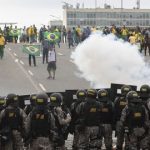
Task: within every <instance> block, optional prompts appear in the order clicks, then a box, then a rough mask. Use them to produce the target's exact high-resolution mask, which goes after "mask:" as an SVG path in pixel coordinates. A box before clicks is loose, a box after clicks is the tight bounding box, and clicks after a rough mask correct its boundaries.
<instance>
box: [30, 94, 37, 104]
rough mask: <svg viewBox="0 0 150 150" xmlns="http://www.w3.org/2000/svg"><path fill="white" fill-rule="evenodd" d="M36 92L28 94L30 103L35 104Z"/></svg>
mask: <svg viewBox="0 0 150 150" xmlns="http://www.w3.org/2000/svg"><path fill="white" fill-rule="evenodd" d="M36 96H37V95H36V94H31V95H30V103H31V105H33V106H34V105H35V104H36Z"/></svg>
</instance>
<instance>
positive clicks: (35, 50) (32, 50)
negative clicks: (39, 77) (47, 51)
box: [22, 44, 41, 56]
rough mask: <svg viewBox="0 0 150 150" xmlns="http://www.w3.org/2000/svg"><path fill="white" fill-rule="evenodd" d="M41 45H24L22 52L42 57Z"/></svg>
mask: <svg viewBox="0 0 150 150" xmlns="http://www.w3.org/2000/svg"><path fill="white" fill-rule="evenodd" d="M40 50H41V45H38V44H26V45H23V47H22V51H23V52H24V53H26V54H31V55H34V56H40Z"/></svg>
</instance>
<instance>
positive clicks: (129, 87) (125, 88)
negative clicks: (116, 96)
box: [121, 85, 131, 96]
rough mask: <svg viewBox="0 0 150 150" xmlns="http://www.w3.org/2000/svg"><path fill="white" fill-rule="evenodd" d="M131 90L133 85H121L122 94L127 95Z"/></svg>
mask: <svg viewBox="0 0 150 150" xmlns="http://www.w3.org/2000/svg"><path fill="white" fill-rule="evenodd" d="M129 91H131V86H129V85H123V86H122V87H121V95H122V96H126V95H127V93H128V92H129Z"/></svg>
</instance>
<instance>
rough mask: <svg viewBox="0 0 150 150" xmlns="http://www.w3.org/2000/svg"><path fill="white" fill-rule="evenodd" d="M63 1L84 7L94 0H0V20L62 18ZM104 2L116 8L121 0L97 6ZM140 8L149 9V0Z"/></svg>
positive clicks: (129, 4) (129, 3) (127, 1)
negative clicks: (78, 3)
mask: <svg viewBox="0 0 150 150" xmlns="http://www.w3.org/2000/svg"><path fill="white" fill-rule="evenodd" d="M63 1H64V2H68V3H70V4H73V5H74V6H75V4H76V3H77V2H80V4H81V6H82V4H83V3H84V7H88V8H89V7H94V6H95V0H0V14H1V15H0V22H18V26H23V25H26V26H28V25H31V24H36V25H37V26H41V25H42V24H46V25H47V24H48V21H49V20H53V19H57V18H62V15H63V13H62V12H63V10H62V4H63ZM123 1H124V7H125V8H133V7H135V6H136V0H123ZM104 3H108V4H110V5H111V6H112V7H115V8H118V7H120V3H121V0H97V6H100V7H101V8H102V7H103V6H104ZM141 8H146V9H150V0H141ZM51 15H53V16H56V17H57V18H55V17H52V16H51Z"/></svg>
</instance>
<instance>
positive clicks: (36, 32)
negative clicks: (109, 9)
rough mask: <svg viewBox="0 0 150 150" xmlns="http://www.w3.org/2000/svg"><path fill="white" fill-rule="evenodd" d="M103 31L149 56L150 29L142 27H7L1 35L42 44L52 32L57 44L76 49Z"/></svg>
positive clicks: (12, 40) (8, 39)
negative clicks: (95, 33)
mask: <svg viewBox="0 0 150 150" xmlns="http://www.w3.org/2000/svg"><path fill="white" fill-rule="evenodd" d="M98 30H101V31H102V32H103V33H104V34H106V35H107V34H110V33H112V34H115V35H116V36H117V37H118V38H122V39H123V40H125V41H128V42H130V43H131V44H137V43H138V45H139V47H140V48H139V49H140V52H142V50H144V51H145V52H144V53H145V55H146V54H147V49H148V50H149V53H150V29H149V28H147V29H141V28H140V27H135V28H127V27H126V26H123V27H116V26H115V25H112V26H111V27H104V28H101V29H99V28H97V27H84V28H81V27H80V26H77V27H73V28H68V29H67V28H66V27H65V26H63V27H57V26H53V27H50V26H45V25H43V26H42V27H41V28H40V29H37V27H36V26H35V25H31V26H29V27H26V26H24V27H23V28H21V29H19V28H17V26H15V27H12V25H11V26H5V27H4V29H1V28H0V33H2V34H3V35H4V37H5V40H6V41H7V42H14V43H17V40H18V37H19V41H20V42H24V43H26V42H29V43H33V42H42V41H43V40H44V33H45V32H50V33H55V34H56V35H57V37H58V39H57V42H56V44H58V46H59V47H60V46H61V44H60V43H61V42H63V43H68V47H69V48H71V47H74V46H76V45H78V44H79V43H80V42H82V41H84V40H85V39H86V38H88V37H89V35H90V34H91V33H92V32H95V31H98Z"/></svg>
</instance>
